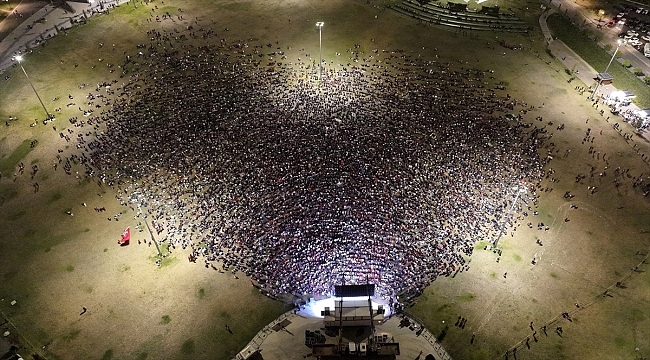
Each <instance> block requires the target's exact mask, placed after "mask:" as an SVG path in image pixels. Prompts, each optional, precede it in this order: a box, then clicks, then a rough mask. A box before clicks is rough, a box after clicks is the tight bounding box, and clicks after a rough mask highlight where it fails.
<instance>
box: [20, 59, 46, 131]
mask: <svg viewBox="0 0 650 360" xmlns="http://www.w3.org/2000/svg"><path fill="white" fill-rule="evenodd" d="M15 59H16V61H17V62H18V65H20V68H21V69H23V73H24V74H25V77H26V78H27V81H29V85H31V86H32V90H34V94H36V97H37V98H38V101H39V102H40V103H41V106H42V107H43V110H45V113H46V114H47V119H48V120H49V119H54V116H52V115H50V113H49V112H48V111H47V109H46V108H45V104H43V100H41V97H40V96H38V93H37V92H36V88H35V87H34V84H32V80H31V79H30V78H29V76H28V75H27V71H25V68H24V67H23V64H21V61H23V57H22V55H18V56H16V57H15Z"/></svg>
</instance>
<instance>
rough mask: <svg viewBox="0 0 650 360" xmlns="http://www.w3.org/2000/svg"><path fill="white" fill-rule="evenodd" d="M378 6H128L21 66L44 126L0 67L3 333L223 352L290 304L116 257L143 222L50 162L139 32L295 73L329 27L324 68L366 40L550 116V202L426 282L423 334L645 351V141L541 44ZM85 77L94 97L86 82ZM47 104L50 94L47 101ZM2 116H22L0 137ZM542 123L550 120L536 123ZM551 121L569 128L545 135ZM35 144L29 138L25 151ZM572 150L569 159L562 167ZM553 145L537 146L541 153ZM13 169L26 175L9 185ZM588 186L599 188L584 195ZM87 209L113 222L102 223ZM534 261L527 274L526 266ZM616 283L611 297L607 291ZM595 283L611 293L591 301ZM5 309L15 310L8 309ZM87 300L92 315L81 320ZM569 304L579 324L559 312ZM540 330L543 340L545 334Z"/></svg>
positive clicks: (47, 353)
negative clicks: (217, 40)
mask: <svg viewBox="0 0 650 360" xmlns="http://www.w3.org/2000/svg"><path fill="white" fill-rule="evenodd" d="M386 4H389V2H382V1H369V2H365V1H364V2H347V1H338V0H335V1H327V2H325V1H291V0H273V1H264V2H250V1H237V2H226V1H224V2H219V1H194V2H191V3H188V2H184V1H180V0H165V1H164V5H163V4H162V2H161V1H154V2H151V3H150V5H145V4H141V3H138V7H137V8H135V7H133V6H132V5H131V4H127V5H124V6H122V7H121V8H119V9H116V10H114V11H111V12H110V14H108V15H100V16H97V17H94V18H92V19H91V20H89V22H88V24H86V25H82V26H79V27H76V28H74V29H72V30H70V31H68V34H67V35H65V36H58V37H56V38H54V39H52V40H50V41H49V42H48V43H47V45H46V46H44V47H41V48H38V49H36V50H35V51H34V52H33V53H32V54H29V55H28V56H27V57H26V59H25V61H24V63H23V64H24V66H25V68H26V70H27V72H28V73H29V74H30V77H31V79H32V81H33V82H34V86H35V87H36V88H37V90H38V91H39V94H40V95H41V97H42V98H43V99H44V101H45V105H46V106H47V107H48V109H49V110H50V111H51V112H55V110H54V109H56V108H59V107H60V108H61V111H60V112H55V113H56V116H57V120H56V121H55V122H54V123H52V124H50V125H48V126H43V125H41V124H39V125H37V126H34V127H31V126H30V124H32V123H33V122H34V121H35V120H38V119H43V118H44V113H43V110H42V108H41V107H40V105H39V104H38V102H37V100H36V98H35V96H34V94H33V91H32V89H31V88H30V87H29V84H28V83H27V81H26V80H25V78H24V76H23V74H22V72H21V71H20V69H19V68H13V69H11V70H10V71H9V72H7V75H9V76H10V79H9V80H8V81H2V82H1V83H0V94H1V95H0V119H2V120H3V121H2V122H0V126H1V127H2V131H0V174H2V177H1V178H0V264H2V266H0V299H2V301H0V310H1V311H2V313H3V314H4V316H6V317H7V318H8V319H9V320H11V323H12V324H13V325H15V327H12V326H11V325H9V324H5V325H2V327H0V330H2V331H3V332H4V331H5V330H9V331H10V332H11V335H10V336H9V339H10V340H11V341H16V342H18V343H20V344H21V346H22V348H23V349H24V351H23V352H24V355H25V354H28V353H38V354H40V355H42V356H44V357H46V358H47V359H105V360H108V359H230V358H231V357H232V356H233V355H234V354H235V353H236V352H237V351H239V350H241V349H242V348H243V347H244V346H245V344H246V343H247V342H248V341H249V340H250V339H251V338H252V337H253V336H254V334H255V333H256V332H257V331H258V330H259V329H261V328H262V327H263V326H264V325H265V324H267V323H268V322H270V321H271V320H272V319H274V318H275V317H277V316H278V315H279V314H281V313H282V312H284V311H286V310H287V307H286V305H285V304H282V303H280V302H276V301H271V300H269V299H268V298H266V297H264V296H262V295H261V294H260V293H259V292H257V291H256V290H255V289H254V288H252V287H251V286H250V283H249V282H248V280H247V279H244V278H242V279H239V280H237V279H234V278H233V277H232V276H229V275H228V273H226V274H221V273H218V272H215V271H213V270H211V269H206V268H204V267H203V266H202V265H201V264H189V263H188V262H187V261H186V260H185V259H186V256H187V253H186V252H184V251H181V250H180V249H179V250H177V251H175V252H173V253H172V254H171V255H170V257H168V258H166V259H165V263H164V266H161V267H157V266H156V265H155V260H156V251H155V248H154V247H153V246H151V247H150V246H147V245H138V244H137V240H145V239H147V238H148V235H145V234H146V232H143V233H138V232H136V231H135V230H134V232H133V234H134V238H133V240H132V245H130V246H129V247H119V246H117V244H116V241H117V239H118V238H119V235H120V234H121V232H122V231H123V230H124V228H125V227H126V226H131V229H132V230H133V229H134V227H135V225H136V224H137V223H138V221H139V220H137V219H134V218H133V216H134V215H135V214H134V213H133V211H131V210H130V209H128V208H127V207H124V206H121V205H120V204H119V202H117V201H116V200H115V195H116V193H115V192H114V191H113V190H112V189H111V188H109V187H107V186H101V187H100V186H98V185H97V184H96V183H95V182H90V181H85V180H81V179H77V178H76V177H75V174H74V172H73V175H72V176H68V175H65V174H64V173H63V171H62V169H61V167H59V169H58V170H54V168H53V164H54V162H56V161H57V159H56V156H57V155H58V154H59V153H58V152H57V150H62V151H63V153H62V154H65V155H67V154H70V153H73V152H74V145H71V144H73V142H71V143H67V142H65V141H64V140H63V139H61V138H60V137H59V135H58V132H59V131H66V130H67V129H68V128H70V129H71V130H74V127H73V126H72V125H71V124H70V123H69V122H68V121H67V119H68V118H70V117H73V116H79V112H78V110H77V106H78V105H75V106H71V107H67V106H66V104H67V103H69V102H75V103H76V104H82V103H83V102H84V101H85V100H84V97H85V95H87V94H88V92H90V91H89V89H93V88H94V87H95V84H97V83H100V82H103V81H110V80H113V79H116V80H118V81H120V78H119V72H120V71H119V70H118V71H115V72H114V73H111V72H110V68H108V67H107V64H109V63H112V64H119V63H120V62H121V60H122V59H123V57H124V56H125V54H124V52H126V53H127V54H135V53H137V49H136V45H137V44H142V43H145V42H147V41H148V38H149V36H148V35H147V34H146V31H147V30H150V29H156V30H157V31H163V30H165V31H174V29H177V30H178V31H184V29H185V28H186V26H188V25H193V26H194V27H195V28H200V27H205V28H214V29H215V30H216V31H217V32H218V34H219V37H224V38H228V39H245V40H246V41H249V42H250V43H251V44H252V43H255V44H266V43H269V42H275V41H278V42H279V44H281V46H283V47H291V50H287V51H286V55H287V57H288V58H289V60H287V61H294V62H296V60H295V59H296V58H297V57H298V56H299V51H298V49H302V48H305V49H306V51H308V52H311V53H317V49H318V47H317V46H318V42H317V39H318V37H317V34H318V33H317V31H316V29H315V27H314V24H315V22H316V21H324V22H325V23H326V27H325V28H323V44H324V47H323V57H324V59H327V60H330V61H335V60H336V59H337V57H336V55H335V53H336V52H341V53H344V52H345V50H346V49H349V48H352V47H353V46H354V44H360V46H361V50H362V51H366V52H368V51H370V49H374V48H379V49H404V50H405V51H412V52H414V53H416V54H420V55H421V56H424V57H429V58H431V59H434V60H436V61H441V62H450V63H454V64H455V66H456V67H458V68H460V67H468V66H471V67H477V68H481V69H490V70H493V71H494V73H493V76H494V79H493V80H490V81H494V82H497V81H503V82H504V83H505V84H506V86H507V90H506V91H503V92H501V93H500V95H502V96H505V95H506V93H507V94H509V95H511V96H513V97H514V98H516V99H519V100H521V101H525V102H526V103H528V104H530V105H534V106H535V108H534V109H533V110H531V111H530V112H528V113H527V114H525V115H524V120H525V121H527V122H531V123H535V124H536V125H538V126H543V125H544V124H546V123H548V122H549V121H552V122H553V125H548V126H547V129H548V130H549V131H550V132H553V142H554V144H555V146H554V147H553V151H554V157H555V159H554V160H553V161H552V162H551V163H550V165H549V166H548V169H547V170H550V169H553V170H554V171H555V173H554V174H553V176H552V177H554V178H556V179H558V180H559V182H553V183H551V182H550V179H547V180H545V181H544V183H543V184H542V186H543V187H549V188H553V191H552V192H542V196H541V199H540V204H539V208H538V209H537V210H538V211H539V215H537V216H535V217H533V216H532V215H531V216H530V217H528V218H524V219H521V220H519V221H518V222H517V225H516V229H517V230H516V231H515V232H514V233H512V235H511V230H510V229H509V230H508V231H507V232H506V234H505V236H504V238H503V239H502V240H501V242H500V244H501V245H500V247H501V248H502V249H503V256H502V257H501V259H500V261H499V262H498V263H497V262H496V255H495V254H493V253H492V252H488V251H484V250H482V249H483V247H484V244H485V243H486V240H489V239H476V240H477V241H480V242H478V243H477V246H476V250H475V254H474V256H472V258H471V263H470V266H471V268H470V270H469V271H466V272H463V273H460V274H458V275H457V276H456V277H454V278H451V277H450V278H442V279H439V280H437V281H435V282H434V283H433V284H432V285H431V286H430V287H429V288H427V289H426V291H425V292H424V294H423V295H422V296H421V297H420V298H419V299H418V300H417V304H416V305H414V306H413V307H412V308H410V309H409V310H410V311H412V312H413V313H414V314H415V315H417V316H418V317H420V318H421V319H423V320H424V321H425V323H426V325H427V326H428V327H429V329H430V330H431V331H432V332H433V333H434V334H443V331H444V338H443V339H442V344H443V345H444V346H445V347H446V348H447V349H448V351H449V352H450V354H451V355H452V356H453V357H454V358H455V359H501V358H503V353H504V352H505V351H506V350H507V349H510V348H512V347H515V346H518V349H519V350H518V352H517V359H587V358H616V359H640V358H644V357H645V358H647V357H649V356H650V346H649V345H648V344H650V331H648V329H650V307H649V306H648V305H649V304H650V275H648V272H647V271H646V270H648V269H647V264H641V265H640V267H639V268H638V269H637V270H636V271H632V270H631V269H632V268H633V267H634V266H637V265H639V264H640V263H641V261H642V260H643V259H644V257H645V256H646V255H647V254H648V249H649V248H650V234H649V233H648V231H649V230H650V228H648V224H650V208H649V206H650V204H649V202H648V199H647V198H646V197H643V196H642V194H641V193H640V191H639V189H638V188H633V187H632V185H631V183H632V182H633V180H632V177H639V176H641V174H643V176H644V177H647V174H648V171H649V169H648V166H647V164H645V163H644V162H643V161H642V160H641V158H640V156H639V154H638V153H637V151H636V150H635V149H634V148H633V145H632V144H633V143H634V144H636V145H637V147H638V148H640V149H641V152H642V153H645V154H650V152H649V151H648V143H647V142H646V141H645V140H644V139H642V138H640V137H634V138H633V140H632V141H627V142H626V141H624V140H623V138H622V137H621V136H620V135H619V134H618V132H617V131H616V130H614V129H613V128H612V126H611V125H612V123H613V122H615V121H618V122H620V119H616V118H615V117H613V116H612V118H611V119H610V120H609V122H607V121H606V120H605V119H604V118H603V117H600V116H599V115H598V113H597V110H596V109H594V108H592V107H591V106H590V103H589V102H586V101H585V99H584V96H581V95H579V94H577V93H576V92H575V91H574V90H573V88H574V86H575V84H568V83H567V82H566V76H565V74H564V73H563V71H559V70H562V66H561V64H560V63H559V62H557V61H556V60H555V59H553V58H551V57H550V56H549V55H547V53H546V51H545V48H544V41H543V37H542V36H541V34H538V33H532V34H528V35H516V34H501V33H472V34H471V36H462V35H460V34H457V33H454V32H453V31H449V29H445V28H436V27H427V26H423V25H420V24H418V23H417V21H415V20H413V19H409V18H406V17H402V16H400V15H398V14H396V13H394V12H391V11H389V10H384V9H383V6H385V5H386ZM500 5H501V6H502V7H504V8H506V7H510V8H512V9H513V10H514V11H515V12H516V13H517V15H519V16H520V17H522V18H524V19H526V20H527V21H529V22H531V24H532V23H534V21H535V19H536V17H537V16H538V15H539V12H540V10H539V4H538V3H536V2H533V1H529V2H516V1H511V2H506V3H503V2H500ZM156 7H157V8H156ZM179 7H180V8H182V15H183V16H184V18H185V19H186V20H178V21H175V22H173V23H172V22H170V21H167V22H160V23H158V22H155V21H153V22H147V21H146V19H147V18H148V17H149V15H150V14H155V15H162V14H164V13H165V12H169V13H170V14H172V15H179V14H181V12H179V10H178V8H179ZM155 15H154V16H155ZM375 16H377V18H375ZM197 18H198V19H197ZM289 20H290V21H289ZM226 28H227V29H228V31H226V30H225V29H226ZM371 39H372V41H371ZM500 40H504V41H506V42H507V43H513V44H523V45H524V49H523V50H516V51H512V50H509V49H505V48H501V47H499V45H498V42H499V41H500ZM99 43H103V44H104V46H102V47H100V46H99ZM113 44H115V46H114V47H113ZM603 54H604V56H606V54H605V53H603ZM100 59H101V60H100ZM595 66H596V67H597V68H598V65H597V64H596V65H595ZM615 76H616V75H615ZM82 84H88V85H87V86H88V87H86V88H84V89H80V88H79V86H80V85H82ZM68 95H70V96H72V98H73V99H72V100H69V99H68ZM55 97H58V98H59V99H58V100H55V101H53V100H52V99H54V98H55ZM542 105H543V106H542ZM9 116H14V117H17V118H18V120H15V121H11V122H9V126H5V125H4V121H5V120H7V119H9ZM538 116H541V117H543V119H544V120H543V122H539V121H537V120H535V118H536V117H538ZM586 118H589V119H590V121H589V122H588V123H585V119H586ZM561 123H563V124H565V126H566V127H565V130H563V131H556V130H555V129H556V126H557V125H558V124H561ZM52 125H55V126H56V127H57V131H53V130H52V127H51V126H52ZM621 127H622V128H623V129H624V130H623V132H630V131H631V130H630V129H629V128H627V127H626V125H625V124H621ZM587 128H590V129H591V134H592V135H595V137H596V139H595V142H594V143H593V144H591V143H590V145H593V146H594V147H595V148H596V150H597V151H600V152H601V153H607V154H608V158H609V165H608V164H606V163H605V162H603V161H602V160H600V159H596V158H594V157H592V155H590V154H589V153H588V152H587V148H588V145H586V144H585V145H583V144H581V140H582V138H583V137H584V136H585V131H586V130H587ZM600 131H602V135H601V133H600ZM32 140H38V143H37V144H36V146H35V147H33V148H32V147H30V142H31V141H32ZM566 150H571V152H570V153H569V155H568V156H567V157H564V154H565V152H566ZM546 151H547V149H546V148H545V149H542V153H543V154H544V156H545V155H546ZM20 162H22V163H24V164H25V173H24V174H22V175H20V174H17V175H16V176H15V180H14V173H17V164H18V163H20ZM32 165H38V167H39V171H38V173H37V174H36V177H35V178H34V180H31V179H30V175H29V172H30V169H31V166H32ZM592 166H593V167H595V168H596V172H597V173H598V172H603V171H606V172H607V175H606V176H604V177H602V178H601V177H599V176H596V178H594V179H591V178H589V177H587V178H586V179H584V180H582V181H581V182H578V183H576V182H575V180H574V179H575V177H576V175H577V174H578V173H584V174H589V171H590V168H591V167H592ZM606 167H607V169H606ZM617 167H620V168H621V169H627V168H629V169H630V172H629V174H630V177H629V178H628V177H624V178H623V179H624V180H622V185H621V186H620V187H615V186H614V184H613V173H614V171H615V169H616V168H617ZM35 181H36V182H38V183H39V184H40V190H39V191H38V192H34V188H33V186H32V184H33V182H35ZM587 186H597V187H598V191H597V192H596V193H595V194H590V193H589V191H588V189H587ZM565 191H571V192H572V193H573V194H575V195H576V197H575V198H574V199H573V200H572V201H570V202H569V201H568V200H566V199H564V198H563V197H562V195H563V194H564V192H565ZM83 203H85V204H86V205H87V206H83V205H82V204H83ZM570 204H575V205H577V206H578V209H572V208H570ZM94 207H106V209H107V211H106V212H105V213H97V212H95V211H93V208H94ZM67 212H71V213H73V214H74V216H70V215H68V214H67ZM117 213H122V214H123V217H122V218H121V219H120V221H119V222H116V221H110V222H109V221H107V217H112V216H113V215H115V214H117ZM565 218H569V219H570V221H569V222H564V219H565ZM528 222H533V224H536V223H537V222H544V223H545V224H549V225H550V226H551V229H550V230H549V231H538V230H537V229H536V228H533V229H529V228H528V227H527V226H526V224H527V223H528ZM536 239H540V240H542V241H543V244H544V245H543V246H539V245H537V244H536V243H535V241H536ZM533 257H535V258H536V259H538V263H537V264H536V265H532V264H531V259H533ZM506 272H507V277H506V278H504V276H503V275H504V273H506ZM617 281H620V282H621V284H622V286H619V287H616V286H615V285H616V283H617ZM605 290H607V291H608V294H609V295H611V297H610V296H603V295H602V294H603V293H604V291H605ZM12 300H16V301H17V303H16V305H13V306H12V305H10V301H12ZM576 303H577V304H578V305H579V307H576V305H575V304H576ZM82 307H86V308H87V309H88V312H87V313H86V314H84V315H82V316H80V315H79V313H80V312H81V309H82ZM565 311H566V312H570V313H571V316H572V320H573V321H572V322H569V321H567V320H565V319H563V318H561V316H560V314H561V313H562V312H565ZM459 315H460V316H463V317H465V318H467V319H468V325H467V327H466V328H465V329H460V328H458V327H455V326H453V323H454V322H455V321H456V319H457V317H458V316H459ZM0 321H1V320H0ZM443 321H444V323H443ZM531 321H532V322H533V324H532V325H533V328H534V329H536V330H537V334H536V338H537V341H535V340H534V339H533V337H532V333H533V330H531V329H530V327H529V325H530V322H531ZM543 324H547V332H548V336H545V335H544V334H543V332H542V331H541V326H542V325H543ZM225 325H229V326H230V328H231V329H232V330H233V334H230V333H228V332H227V331H226V329H225ZM557 326H562V327H563V329H564V332H563V336H562V337H560V336H558V335H557V334H555V333H554V329H555V328H556V327H557ZM474 333H475V334H476V340H475V341H474V343H473V344H470V339H471V337H472V334H474ZM526 338H529V339H530V340H529V345H530V349H528V348H527V347H526V345H525V339H526ZM636 348H638V350H635V349H636ZM305 349H306V350H307V348H305ZM305 353H306V351H305ZM302 355H303V354H298V356H297V358H302ZM511 358H512V357H511Z"/></svg>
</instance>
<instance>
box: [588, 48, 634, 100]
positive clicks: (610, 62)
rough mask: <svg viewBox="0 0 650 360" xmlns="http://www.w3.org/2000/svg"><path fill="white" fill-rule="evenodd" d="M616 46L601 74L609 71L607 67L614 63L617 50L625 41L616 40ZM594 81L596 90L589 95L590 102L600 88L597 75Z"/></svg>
mask: <svg viewBox="0 0 650 360" xmlns="http://www.w3.org/2000/svg"><path fill="white" fill-rule="evenodd" d="M617 42H618V46H617V47H616V50H614V55H612V58H611V59H609V63H608V64H607V67H606V68H605V71H603V73H606V72H607V70H609V66H610V65H612V62H613V61H614V58H615V57H616V54H617V53H618V49H619V48H620V47H621V45H623V44H625V43H626V41H625V40H621V39H618V41H617ZM596 79H597V80H598V82H597V83H596V88H595V89H594V92H592V93H591V100H593V99H594V96H595V95H596V91H598V87H600V82H601V80H600V79H599V78H598V74H596Z"/></svg>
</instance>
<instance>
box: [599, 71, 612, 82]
mask: <svg viewBox="0 0 650 360" xmlns="http://www.w3.org/2000/svg"><path fill="white" fill-rule="evenodd" d="M596 81H598V83H599V84H600V85H609V84H611V83H612V82H614V77H613V76H612V75H610V74H609V73H606V72H602V73H598V75H596Z"/></svg>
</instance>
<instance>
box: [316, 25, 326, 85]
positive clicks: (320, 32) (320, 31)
mask: <svg viewBox="0 0 650 360" xmlns="http://www.w3.org/2000/svg"><path fill="white" fill-rule="evenodd" d="M323 25H325V23H324V22H322V21H319V22H317V23H316V27H318V80H319V81H320V79H321V75H322V72H323Z"/></svg>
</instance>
